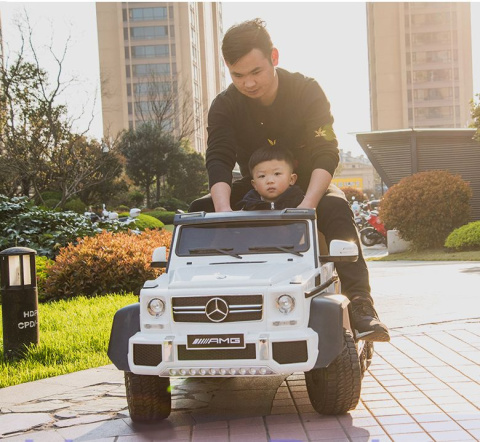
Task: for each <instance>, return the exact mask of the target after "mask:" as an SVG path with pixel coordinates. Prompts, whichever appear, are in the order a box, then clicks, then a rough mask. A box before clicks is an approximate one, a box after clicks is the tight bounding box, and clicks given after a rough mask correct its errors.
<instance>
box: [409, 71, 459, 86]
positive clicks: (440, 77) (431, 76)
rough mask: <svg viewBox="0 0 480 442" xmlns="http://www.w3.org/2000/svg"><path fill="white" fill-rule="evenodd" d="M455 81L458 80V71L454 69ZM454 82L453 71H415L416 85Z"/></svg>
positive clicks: (414, 80) (414, 79)
mask: <svg viewBox="0 0 480 442" xmlns="http://www.w3.org/2000/svg"><path fill="white" fill-rule="evenodd" d="M453 71H454V79H455V80H456V79H458V69H454V70H453ZM450 80H452V69H425V70H419V71H413V82H414V83H425V82H434V81H450Z"/></svg>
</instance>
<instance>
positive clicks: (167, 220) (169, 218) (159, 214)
mask: <svg viewBox="0 0 480 442" xmlns="http://www.w3.org/2000/svg"><path fill="white" fill-rule="evenodd" d="M148 214H149V215H150V216H153V217H155V218H157V219H159V220H160V221H162V223H163V224H173V218H174V217H175V212H169V211H167V210H152V211H150V212H148Z"/></svg>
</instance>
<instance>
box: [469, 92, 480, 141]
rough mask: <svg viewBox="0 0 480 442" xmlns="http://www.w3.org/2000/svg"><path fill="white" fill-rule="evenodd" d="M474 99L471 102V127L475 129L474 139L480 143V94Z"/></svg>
mask: <svg viewBox="0 0 480 442" xmlns="http://www.w3.org/2000/svg"><path fill="white" fill-rule="evenodd" d="M475 97H476V100H475V98H474V99H473V100H472V101H471V115H472V119H473V124H472V127H475V128H476V129H477V132H476V134H475V139H476V140H477V141H480V94H477V95H475Z"/></svg>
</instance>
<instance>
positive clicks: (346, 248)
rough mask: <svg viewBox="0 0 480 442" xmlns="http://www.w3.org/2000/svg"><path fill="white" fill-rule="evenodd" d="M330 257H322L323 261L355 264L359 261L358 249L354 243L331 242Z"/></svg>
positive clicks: (336, 240)
mask: <svg viewBox="0 0 480 442" xmlns="http://www.w3.org/2000/svg"><path fill="white" fill-rule="evenodd" d="M329 252H330V253H329V255H328V256H320V260H321V261H329V262H341V261H348V262H354V261H356V260H357V259H358V247H357V245H356V244H355V243H354V242H350V241H343V240H340V239H334V240H332V241H331V242H330V250H329Z"/></svg>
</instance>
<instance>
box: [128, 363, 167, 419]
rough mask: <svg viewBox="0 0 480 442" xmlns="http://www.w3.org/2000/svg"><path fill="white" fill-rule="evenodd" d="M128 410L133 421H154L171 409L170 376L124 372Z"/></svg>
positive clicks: (164, 417) (163, 416)
mask: <svg viewBox="0 0 480 442" xmlns="http://www.w3.org/2000/svg"><path fill="white" fill-rule="evenodd" d="M125 388H126V391H127V403H128V411H129V412H130V418H131V419H132V421H133V422H143V423H155V422H158V421H160V420H162V419H166V418H167V417H168V416H169V415H170V411H171V397H172V395H171V393H170V378H163V377H159V376H145V375H139V374H135V373H131V372H128V371H126V372H125Z"/></svg>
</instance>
